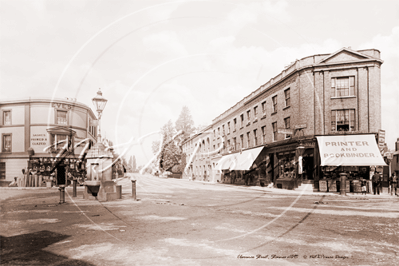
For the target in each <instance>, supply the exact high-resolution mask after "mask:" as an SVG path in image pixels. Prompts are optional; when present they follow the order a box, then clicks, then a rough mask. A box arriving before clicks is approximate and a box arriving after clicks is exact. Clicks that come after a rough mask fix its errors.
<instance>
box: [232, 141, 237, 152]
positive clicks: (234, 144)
mask: <svg viewBox="0 0 399 266" xmlns="http://www.w3.org/2000/svg"><path fill="white" fill-rule="evenodd" d="M236 145H237V138H233V149H234V150H236V149H237V147H236Z"/></svg>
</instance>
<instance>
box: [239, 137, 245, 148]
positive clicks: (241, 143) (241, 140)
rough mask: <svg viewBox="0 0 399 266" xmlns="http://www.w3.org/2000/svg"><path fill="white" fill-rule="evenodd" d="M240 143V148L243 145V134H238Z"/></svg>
mask: <svg viewBox="0 0 399 266" xmlns="http://www.w3.org/2000/svg"><path fill="white" fill-rule="evenodd" d="M240 145H241V148H243V147H244V135H240Z"/></svg>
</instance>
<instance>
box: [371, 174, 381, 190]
mask: <svg viewBox="0 0 399 266" xmlns="http://www.w3.org/2000/svg"><path fill="white" fill-rule="evenodd" d="M372 181H373V193H374V195H375V194H376V193H377V194H378V195H380V188H379V181H380V174H379V173H378V172H377V171H375V173H374V175H373V178H372Z"/></svg>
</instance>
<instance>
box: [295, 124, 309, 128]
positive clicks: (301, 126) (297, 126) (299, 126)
mask: <svg viewBox="0 0 399 266" xmlns="http://www.w3.org/2000/svg"><path fill="white" fill-rule="evenodd" d="M302 128H306V124H302V125H296V126H295V129H302Z"/></svg>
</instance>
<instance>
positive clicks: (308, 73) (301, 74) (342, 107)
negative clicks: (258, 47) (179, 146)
mask: <svg viewBox="0 0 399 266" xmlns="http://www.w3.org/2000/svg"><path fill="white" fill-rule="evenodd" d="M382 63H383V61H382V60H381V59H380V52H379V51H378V50H376V49H368V50H358V51H355V50H352V49H350V48H342V49H340V50H338V51H336V52H334V53H331V54H319V55H312V56H308V57H305V58H302V59H300V60H297V61H295V62H293V63H292V64H291V65H290V66H288V67H287V68H285V69H284V70H283V71H282V72H281V73H280V74H279V75H277V76H276V77H274V78H272V79H270V80H269V81H268V82H267V83H265V84H264V85H262V86H260V87H259V88H258V89H257V90H255V91H254V92H252V93H251V94H249V95H248V96H246V97H245V98H244V99H242V100H241V101H239V102H238V103H237V104H235V105H233V106H232V107H231V108H229V109H228V110H226V111H225V112H224V113H222V114H221V115H219V116H217V117H216V118H215V119H214V120H213V121H212V124H211V125H209V126H208V127H207V128H205V129H204V130H203V132H202V133H199V134H196V135H194V136H192V137H191V138H190V139H188V140H187V141H186V142H185V143H183V149H184V152H185V153H186V154H187V162H189V158H190V157H191V156H192V155H193V154H194V150H195V149H196V145H199V150H198V152H199V154H198V155H196V156H194V159H193V161H192V163H191V164H190V165H188V166H187V168H188V170H189V171H187V172H186V175H185V176H186V178H188V177H191V176H194V178H197V179H200V180H204V179H205V180H207V179H210V180H211V181H212V180H213V181H221V182H222V181H223V182H234V181H237V180H242V181H243V180H245V179H247V178H248V179H250V181H252V182H253V183H258V184H259V183H262V184H268V183H271V182H273V183H274V186H277V187H286V188H294V187H296V186H298V185H299V184H300V183H302V182H308V183H312V184H314V187H315V189H318V188H319V182H318V181H319V180H321V179H329V178H330V179H334V178H336V177H337V174H338V173H337V172H336V171H335V170H337V169H338V167H337V166H331V165H328V164H325V162H323V163H322V161H321V157H320V150H319V147H318V146H319V143H318V139H317V138H318V137H320V136H325V137H329V138H331V139H332V140H337V141H340V140H341V139H340V136H343V135H345V136H347V135H353V136H360V135H364V134H368V136H363V137H359V138H367V137H368V139H369V140H370V134H371V135H372V136H373V137H374V136H375V134H376V133H377V132H378V130H379V129H381V64H382ZM223 140H224V142H223ZM374 140H375V137H374ZM320 141H321V139H320ZM374 144H376V143H373V145H374ZM370 145H371V144H370ZM220 147H221V148H222V149H221V150H220V151H219V152H216V153H214V152H215V151H216V150H217V149H218V148H220ZM373 147H374V146H373ZM370 148H371V147H370ZM207 153H210V155H207ZM302 153H303V154H302ZM370 153H371V151H370ZM300 155H302V157H303V159H302V160H298V159H299V156H300ZM368 155H369V153H368V152H367V156H368ZM354 156H355V155H354ZM360 156H362V154H361V155H360ZM376 156H377V155H376ZM378 156H379V157H381V156H380V155H378ZM380 159H381V160H382V158H378V160H380ZM359 160H360V159H359ZM378 160H377V161H375V162H377V163H379V162H380V161H378ZM367 162H371V161H367ZM373 162H374V161H373ZM299 164H301V165H299ZM360 164H361V163H360V162H358V163H357V164H356V165H355V166H353V167H349V166H348V167H347V168H345V169H344V170H345V171H346V172H348V173H350V175H353V176H351V177H353V178H359V177H360V176H364V177H367V175H368V174H369V172H370V171H373V167H372V166H373V165H370V164H368V165H362V166H360ZM334 169H335V170H334ZM220 170H221V171H223V173H222V175H219V174H220ZM340 170H341V171H343V169H341V168H340ZM209 176H210V177H209ZM222 179H223V180H222ZM284 180H291V181H287V182H286V183H284ZM292 180H293V181H292ZM331 190H332V189H331Z"/></svg>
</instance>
